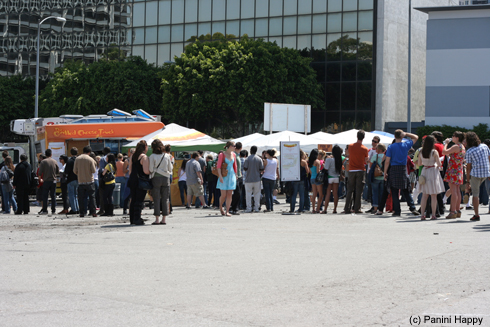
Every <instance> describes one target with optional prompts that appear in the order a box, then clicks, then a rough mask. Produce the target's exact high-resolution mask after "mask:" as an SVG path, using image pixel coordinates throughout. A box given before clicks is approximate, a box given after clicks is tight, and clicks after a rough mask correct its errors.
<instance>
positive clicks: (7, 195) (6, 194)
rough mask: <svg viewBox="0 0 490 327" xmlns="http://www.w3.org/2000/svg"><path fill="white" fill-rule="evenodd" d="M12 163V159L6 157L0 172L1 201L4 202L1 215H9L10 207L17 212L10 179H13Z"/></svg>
mask: <svg viewBox="0 0 490 327" xmlns="http://www.w3.org/2000/svg"><path fill="white" fill-rule="evenodd" d="M14 169H15V167H14V163H13V161H12V157H11V156H8V157H6V158H5V160H4V165H3V167H2V169H1V170H0V176H1V177H0V180H1V181H2V194H3V201H5V211H4V212H3V213H6V214H8V213H10V207H11V206H12V209H14V212H17V202H16V201H15V198H14V187H13V185H12V179H13V178H14Z"/></svg>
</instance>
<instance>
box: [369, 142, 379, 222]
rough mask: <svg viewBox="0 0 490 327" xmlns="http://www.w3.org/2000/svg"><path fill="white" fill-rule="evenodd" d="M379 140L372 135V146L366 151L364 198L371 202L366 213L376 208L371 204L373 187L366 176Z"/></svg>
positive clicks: (374, 211)
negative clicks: (366, 164) (365, 192)
mask: <svg viewBox="0 0 490 327" xmlns="http://www.w3.org/2000/svg"><path fill="white" fill-rule="evenodd" d="M379 141H380V138H379V136H377V135H376V136H373V139H372V140H371V145H372V148H371V149H369V152H368V166H367V169H366V187H367V189H366V191H367V194H366V200H367V201H369V202H371V208H370V209H369V210H367V211H366V213H376V210H374V205H373V204H372V202H373V195H374V193H373V189H372V185H371V180H370V179H369V178H367V177H368V176H369V171H370V170H371V163H372V162H373V161H371V159H372V157H373V156H375V155H376V154H377V148H378V144H379Z"/></svg>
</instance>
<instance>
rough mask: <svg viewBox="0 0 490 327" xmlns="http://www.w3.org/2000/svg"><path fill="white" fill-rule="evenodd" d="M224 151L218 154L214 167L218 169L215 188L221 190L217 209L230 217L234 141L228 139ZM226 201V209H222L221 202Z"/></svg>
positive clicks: (234, 174) (234, 156)
mask: <svg viewBox="0 0 490 327" xmlns="http://www.w3.org/2000/svg"><path fill="white" fill-rule="evenodd" d="M224 149H225V151H224V152H223V153H221V154H220V155H219V156H218V163H217V164H216V168H217V170H218V183H217V185H216V188H218V189H220V190H221V197H220V198H219V210H220V212H221V215H223V216H227V217H231V214H230V212H229V211H230V205H231V197H232V195H233V191H234V190H235V189H236V182H237V175H236V173H237V162H236V160H237V158H236V154H235V142H233V141H228V142H226V145H225V147H224ZM225 201H226V211H223V203H224V202H225Z"/></svg>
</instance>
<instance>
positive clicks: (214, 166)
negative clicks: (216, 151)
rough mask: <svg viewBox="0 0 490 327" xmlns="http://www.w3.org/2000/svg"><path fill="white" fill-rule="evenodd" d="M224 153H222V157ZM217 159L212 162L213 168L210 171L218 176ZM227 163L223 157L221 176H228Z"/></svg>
mask: <svg viewBox="0 0 490 327" xmlns="http://www.w3.org/2000/svg"><path fill="white" fill-rule="evenodd" d="M224 156H225V155H224V154H223V157H224ZM218 160H219V158H218ZM218 160H216V162H215V163H214V164H213V168H212V170H211V172H212V173H213V175H216V176H218V177H219V174H218V167H217V165H218ZM227 168H228V164H227V163H226V162H225V158H223V162H222V163H221V177H226V176H228V169H227Z"/></svg>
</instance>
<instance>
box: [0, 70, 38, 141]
mask: <svg viewBox="0 0 490 327" xmlns="http://www.w3.org/2000/svg"><path fill="white" fill-rule="evenodd" d="M35 86H36V82H35V79H34V78H23V77H22V76H20V75H14V76H12V77H4V76H1V77H0V129H1V132H0V135H1V139H2V141H6V139H7V138H13V137H12V135H10V133H9V132H10V127H9V124H10V121H11V120H14V119H22V118H31V117H34V98H35Z"/></svg>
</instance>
